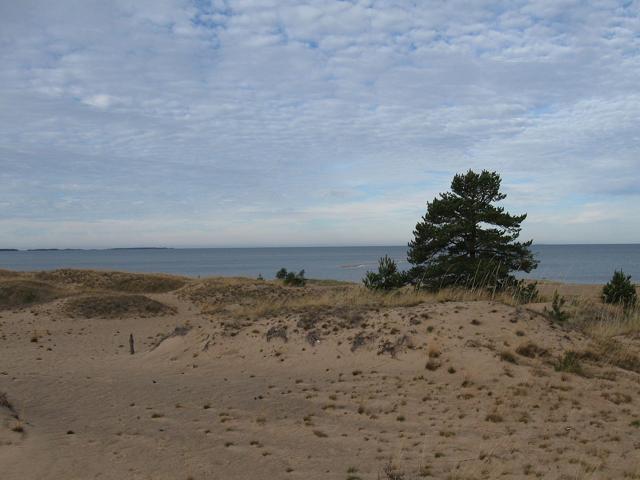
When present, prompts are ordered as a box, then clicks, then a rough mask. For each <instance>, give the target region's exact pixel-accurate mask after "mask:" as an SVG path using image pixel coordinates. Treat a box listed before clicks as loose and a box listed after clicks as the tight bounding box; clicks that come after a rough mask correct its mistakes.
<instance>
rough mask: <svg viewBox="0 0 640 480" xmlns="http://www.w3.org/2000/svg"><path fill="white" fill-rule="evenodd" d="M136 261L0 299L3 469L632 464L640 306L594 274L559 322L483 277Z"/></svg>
mask: <svg viewBox="0 0 640 480" xmlns="http://www.w3.org/2000/svg"><path fill="white" fill-rule="evenodd" d="M123 275H128V274H123ZM102 276H104V277H105V278H101V277H102ZM36 277H37V278H36ZM61 277H63V278H61ZM143 277H144V275H143V276H140V277H137V276H136V277H135V284H136V285H138V286H137V287H135V288H134V289H133V290H132V291H126V290H122V291H121V290H117V293H116V289H115V288H114V287H113V285H114V280H113V279H114V278H121V277H118V276H117V275H114V274H113V272H110V273H101V272H91V273H87V272H81V273H77V274H76V273H74V272H72V271H67V273H65V274H64V275H61V274H56V275H51V276H46V275H43V274H28V275H27V274H25V275H24V277H21V278H20V281H29V282H31V281H33V282H35V281H37V282H41V284H38V285H39V286H40V288H42V289H43V290H44V291H55V292H57V293H56V295H53V296H50V297H39V298H41V299H42V300H41V301H38V302H33V303H28V304H21V303H19V302H18V303H15V302H14V303H12V304H11V307H10V308H8V309H5V310H4V311H2V312H1V317H0V392H3V393H4V392H7V396H6V397H4V398H5V399H6V401H7V403H10V405H11V409H9V408H8V407H7V406H3V401H2V398H3V397H2V396H0V421H2V430H1V431H0V445H1V446H0V466H1V467H2V478H3V479H8V480H12V479H30V478H33V479H36V478H37V479H60V478H65V479H76V478H77V479H80V478H82V479H85V478H102V479H111V478H113V479H116V478H118V479H121V478H131V479H149V478H153V479H185V480H186V479H189V478H191V479H194V480H196V479H210V478H219V479H245V478H251V479H280V478H284V479H288V478H291V479H297V478H299V479H327V478H337V479H350V480H356V479H362V480H364V479H378V478H380V479H396V480H397V479H405V480H409V479H418V478H446V479H481V478H487V479H493V478H533V477H537V478H558V479H560V478H566V479H570V478H603V479H605V478H640V458H639V457H638V455H637V452H638V448H639V447H638V435H639V434H640V414H639V413H638V405H637V402H638V393H639V392H640V361H639V358H640V357H639V355H640V335H638V332H639V331H640V328H639V327H638V323H639V322H637V321H636V320H637V319H636V320H628V319H627V320H624V321H623V320H621V318H620V317H619V316H616V312H615V311H610V310H606V309H605V310H602V311H601V310H597V312H599V313H598V317H597V318H598V323H597V324H596V323H594V322H591V321H589V320H588V319H589V318H591V317H590V315H591V314H590V313H589V312H591V311H595V310H593V309H595V308H596V307H597V308H600V306H598V305H596V304H595V303H593V300H592V296H591V294H590V293H588V291H587V293H585V294H584V295H582V294H581V293H580V292H578V293H575V287H574V286H571V287H570V290H569V292H570V293H567V295H570V294H571V295H574V294H575V297H571V298H576V299H578V298H583V297H584V299H587V300H588V302H587V303H581V302H578V301H577V300H576V301H575V302H573V303H571V305H569V306H568V308H571V312H572V318H573V319H574V321H575V322H576V323H571V324H567V325H564V324H558V323H555V322H553V321H551V320H550V318H549V316H548V315H547V314H546V313H545V307H548V303H546V302H540V303H538V304H531V305H518V304H515V303H514V302H513V301H512V300H510V299H508V298H501V297H491V296H488V295H487V294H484V293H479V292H464V291H449V292H441V293H439V294H427V293H416V292H413V291H410V290H407V291H400V292H396V293H394V294H391V295H379V294H375V293H371V292H368V291H365V290H363V289H362V288H361V287H360V286H358V285H353V284H333V283H330V282H328V283H316V284H314V283H310V284H309V285H308V286H307V287H305V288H295V287H284V286H282V285H280V284H279V283H276V282H271V281H262V282H261V281H255V280H248V279H220V278H211V279H202V280H194V279H186V278H173V277H172V281H174V280H175V282H174V283H171V282H169V283H170V286H167V285H168V284H163V283H162V282H160V283H161V284H162V285H163V286H162V287H158V286H157V285H158V283H157V282H158V280H157V278H161V279H164V278H165V277H163V276H160V277H154V279H153V280H150V281H149V283H147V281H146V280H145V279H144V278H143ZM87 278H88V279H89V280H85V279H87ZM15 280H16V279H15V278H14V277H13V276H11V275H5V276H3V277H2V278H1V279H0V292H2V291H6V290H2V288H3V286H4V283H5V282H14V281H15ZM125 283H126V282H125ZM115 284H118V285H122V284H123V283H121V282H120V280H118V281H116V282H115ZM139 285H153V286H152V287H149V288H150V289H149V290H146V291H144V292H141V291H140V290H139V289H140V288H143V287H139ZM174 287H175V288H174ZM118 288H120V287H118ZM144 288H147V287H144ZM554 288H556V289H558V290H559V291H560V292H561V293H562V288H563V285H554ZM585 301H586V300H585ZM73 305H75V306H76V307H77V308H76V307H74V308H75V309H74V308H72V306H73ZM78 305H79V307H78ZM151 306H153V308H151ZM70 309H71V310H72V316H70V315H69V312H70V311H71V310H70ZM154 309H156V310H154ZM589 309H591V310H589ZM603 312H604V313H603ZM605 314H606V315H608V316H607V317H606V318H605V317H604V315H605ZM578 321H579V322H580V323H577V322H578ZM603 321H608V322H610V323H608V324H607V325H609V327H608V328H606V329H603V328H602V322H603ZM634 321H635V322H636V323H633V322H634ZM130 335H131V336H132V338H133V340H134V344H135V354H133V355H132V354H131V353H130V351H129V337H130ZM15 415H17V417H18V418H19V420H20V422H21V423H20V426H21V431H13V430H12V427H13V426H14V425H13V424H11V422H13V421H16V420H17V418H16V417H15Z"/></svg>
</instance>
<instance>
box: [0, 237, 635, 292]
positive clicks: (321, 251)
mask: <svg viewBox="0 0 640 480" xmlns="http://www.w3.org/2000/svg"><path fill="white" fill-rule="evenodd" d="M532 249H533V251H534V253H535V256H536V258H537V259H538V261H539V266H538V268H537V269H536V270H534V271H533V272H531V273H530V274H528V275H525V277H526V278H533V279H544V280H554V281H560V282H566V283H583V284H602V283H605V282H607V281H608V280H609V279H610V278H611V276H612V274H613V272H614V270H623V271H624V272H625V273H626V274H628V275H631V276H632V279H633V280H634V281H635V282H636V283H637V282H640V244H630V245H619V244H617V245H534V246H533V247H532ZM384 255H389V256H390V257H391V258H393V259H395V260H396V261H397V263H398V266H399V267H400V268H401V269H406V268H409V266H410V265H409V264H408V262H407V259H406V255H407V247H406V246H387V247H385V246H381V247H380V246H378V247H375V246H373V247H281V248H166V249H165V248H153V249H146V248H131V249H108V250H31V251H29V250H26V251H0V268H2V269H8V270H20V271H40V270H54V269H58V268H84V269H99V270H122V271H130V272H163V273H171V274H178V275H187V276H192V277H208V276H242V277H252V278H256V277H258V275H262V277H263V278H265V279H268V278H273V277H274V276H275V273H276V271H278V270H279V269H280V268H282V267H284V268H286V269H287V270H291V271H295V272H298V271H300V270H303V269H304V271H305V276H306V277H307V278H318V279H333V280H346V281H353V282H360V281H361V280H362V277H363V276H364V275H365V273H366V272H367V271H368V270H376V269H377V265H378V259H379V258H380V257H382V256H384Z"/></svg>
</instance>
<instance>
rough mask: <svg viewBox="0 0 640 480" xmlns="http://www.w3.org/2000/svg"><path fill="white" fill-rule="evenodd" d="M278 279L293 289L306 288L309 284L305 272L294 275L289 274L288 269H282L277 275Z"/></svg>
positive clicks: (301, 271)
mask: <svg viewBox="0 0 640 480" xmlns="http://www.w3.org/2000/svg"><path fill="white" fill-rule="evenodd" d="M276 278H277V279H279V280H282V281H283V282H284V284H285V285H290V286H292V287H304V286H305V285H306V284H307V279H306V278H305V276H304V270H300V271H299V272H298V273H294V272H288V271H287V269H286V268H281V269H280V270H278V272H277V273H276Z"/></svg>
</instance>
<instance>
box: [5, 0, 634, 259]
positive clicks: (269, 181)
mask: <svg viewBox="0 0 640 480" xmlns="http://www.w3.org/2000/svg"><path fill="white" fill-rule="evenodd" d="M0 65H1V68H0V248H9V247H14V248H65V247H74V248H76V247H80V248H104V247H123V246H174V247H197V246H206V247H222V246H297V245H300V246H302V245H313V246H317V245H402V244H406V242H407V241H408V240H410V238H411V235H412V230H413V228H414V226H415V224H416V222H417V221H418V220H419V219H420V217H421V216H422V215H423V214H424V213H425V209H426V202H427V201H430V200H431V199H433V197H434V196H436V195H437V194H438V193H439V192H443V191H446V190H448V189H449V186H450V182H451V178H452V176H453V175H454V174H455V173H457V172H464V171H467V170H468V169H474V170H482V169H489V170H495V171H498V172H499V173H500V174H501V176H502V179H503V183H502V186H503V190H504V192H505V193H506V194H507V195H508V197H507V199H506V200H505V201H504V202H502V203H503V205H504V206H505V208H507V210H509V211H511V212H512V213H518V214H519V213H524V212H526V213H528V218H527V220H525V222H524V224H523V232H522V238H523V239H529V238H533V239H534V241H535V242H537V243H636V242H640V214H639V210H640V209H639V206H640V2H638V1H608V0H595V1H589V2H586V1H573V0H536V1H505V2H498V1H491V2H483V1H474V2H468V1H457V0H448V1H405V0H395V1H391V0H380V1H378V0H364V1H360V0H353V1H335V0H314V1H299V0H228V1H223V0H213V1H205V0H197V1H186V0H184V1H183V0H175V1H174V0H137V1H128V2H127V1H115V0H99V1H91V0H79V1H71V0H56V1H55V2H52V1H29V0H21V1H18V2H15V1H14V2H12V1H2V2H0Z"/></svg>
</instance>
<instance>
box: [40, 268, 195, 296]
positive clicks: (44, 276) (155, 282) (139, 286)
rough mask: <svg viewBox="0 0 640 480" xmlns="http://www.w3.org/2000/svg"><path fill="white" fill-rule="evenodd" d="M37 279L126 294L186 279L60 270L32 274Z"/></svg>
mask: <svg viewBox="0 0 640 480" xmlns="http://www.w3.org/2000/svg"><path fill="white" fill-rule="evenodd" d="M34 277H35V278H36V279H38V280H41V281H45V282H51V283H53V284H55V285H66V286H71V287H76V288H81V289H83V290H87V289H89V290H112V291H116V292H126V293H165V292H171V291H173V290H177V289H179V288H181V287H183V286H184V285H185V284H186V283H187V282H188V281H189V279H187V278H185V277H178V276H172V275H164V274H151V273H128V272H110V271H104V272H101V271H96V270H75V269H68V268H65V269H60V270H53V271H49V272H38V273H36V274H34Z"/></svg>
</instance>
